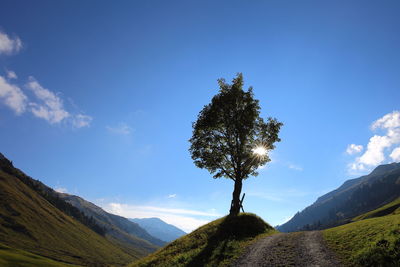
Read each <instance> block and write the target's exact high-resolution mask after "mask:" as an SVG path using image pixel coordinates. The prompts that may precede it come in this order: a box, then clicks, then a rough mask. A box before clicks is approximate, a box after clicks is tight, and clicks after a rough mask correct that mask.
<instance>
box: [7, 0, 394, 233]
mask: <svg viewBox="0 0 400 267" xmlns="http://www.w3.org/2000/svg"><path fill="white" fill-rule="evenodd" d="M399 12H400V3H399V2H398V1H380V2H377V1H251V3H250V2H246V1H118V2H113V1H35V2H33V1H7V0H6V1H2V3H1V8H0V76H1V77H0V137H1V138H0V152H1V153H3V154H5V155H6V156H7V157H8V158H10V159H11V160H13V162H14V165H15V166H17V167H19V168H21V169H22V170H24V171H25V172H26V173H27V174H29V175H31V176H32V177H34V178H36V179H39V180H41V181H43V182H44V183H46V184H47V185H49V186H51V187H53V188H55V189H58V190H62V191H67V192H69V193H72V194H77V195H80V196H82V197H84V198H86V199H88V200H90V201H92V202H94V203H96V204H98V205H100V206H102V207H104V208H105V209H106V210H108V211H110V212H113V213H116V214H120V215H124V216H127V217H153V216H158V217H160V218H161V219H164V220H165V221H167V222H169V223H173V224H175V225H177V226H178V227H181V228H183V229H184V230H186V231H190V230H193V229H194V228H196V227H197V226H199V225H201V224H202V223H205V222H207V221H210V220H213V219H215V218H217V217H219V216H222V215H225V214H227V213H228V210H229V206H230V201H231V194H232V190H233V184H232V181H231V180H227V179H218V180H214V179H212V176H211V175H210V174H209V173H208V172H207V171H205V170H201V169H197V168H196V167H195V165H194V164H193V162H192V160H191V158H190V155H189V152H188V147H189V143H188V139H189V138H190V137H191V131H192V129H191V123H192V122H193V121H195V120H196V117H197V114H198V112H199V111H200V110H201V109H202V107H203V106H204V105H206V104H208V103H209V102H210V100H211V98H212V96H213V95H214V94H216V93H217V92H218V86H217V79H218V78H221V77H223V78H226V79H227V80H228V81H230V80H231V79H232V78H233V77H234V76H235V74H236V73H238V72H242V73H243V75H244V79H245V85H246V87H247V86H253V87H254V93H255V97H256V98H258V99H259V100H260V105H261V108H262V115H263V116H264V117H268V116H273V117H276V118H278V120H280V121H282V122H283V123H284V124H285V125H284V127H283V128H282V131H281V135H280V136H281V139H282V142H280V143H278V144H277V147H276V149H275V150H274V151H273V152H272V154H271V157H272V162H270V163H269V164H268V165H267V166H265V168H263V169H262V170H261V171H260V175H259V176H258V177H256V178H254V177H251V178H250V179H248V180H247V181H245V183H244V187H243V192H245V193H246V198H245V202H244V208H245V210H246V211H249V212H254V213H257V214H258V215H260V216H261V217H262V218H264V219H265V220H266V221H268V222H269V223H271V224H272V225H277V224H280V223H283V222H284V221H285V220H287V219H288V218H290V217H291V216H292V215H293V214H294V213H295V212H297V211H299V210H301V209H303V208H304V207H306V206H307V205H309V204H311V203H313V201H315V200H316V198H317V197H318V196H321V195H322V194H323V193H326V192H328V191H330V190H332V189H334V188H336V187H338V186H339V185H341V184H342V183H343V182H344V181H345V180H347V179H349V178H352V177H357V176H359V175H361V174H365V173H368V171H369V170H371V169H372V168H373V167H375V166H376V165H379V164H382V163H389V162H392V161H400V148H399V147H400V113H399V111H398V110H400V107H399V103H400V102H399V99H400V75H399V74H400V73H399V71H400V53H399V47H400V17H399V16H398V14H399Z"/></svg>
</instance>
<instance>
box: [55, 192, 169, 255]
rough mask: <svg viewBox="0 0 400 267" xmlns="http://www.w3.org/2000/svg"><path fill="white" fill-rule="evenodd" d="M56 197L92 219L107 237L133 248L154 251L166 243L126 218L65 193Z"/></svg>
mask: <svg viewBox="0 0 400 267" xmlns="http://www.w3.org/2000/svg"><path fill="white" fill-rule="evenodd" d="M58 195H59V197H60V198H61V199H63V200H65V201H66V202H68V203H70V204H71V205H72V206H74V207H76V208H78V209H79V210H80V211H82V212H83V213H84V214H85V215H86V216H88V217H90V218H93V220H94V221H95V222H96V223H97V224H98V225H99V226H101V227H102V228H104V229H105V232H106V233H107V235H110V236H112V237H113V238H115V239H117V240H119V241H122V242H126V243H129V244H132V245H134V246H140V247H148V248H149V249H154V245H156V246H163V245H165V243H166V242H165V241H162V240H160V239H158V238H155V237H154V236H152V235H150V234H149V233H148V232H147V231H146V230H145V229H143V228H142V227H140V226H139V224H137V223H135V222H132V221H130V220H128V219H127V218H124V217H121V216H118V215H114V214H111V213H108V212H106V211H104V210H103V209H102V208H100V207H98V206H96V205H95V204H93V203H91V202H89V201H86V200H84V199H83V198H81V197H78V196H74V195H69V194H65V193H58ZM143 240H146V241H148V242H149V243H150V244H147V243H146V244H145V243H143ZM151 244H152V245H151Z"/></svg>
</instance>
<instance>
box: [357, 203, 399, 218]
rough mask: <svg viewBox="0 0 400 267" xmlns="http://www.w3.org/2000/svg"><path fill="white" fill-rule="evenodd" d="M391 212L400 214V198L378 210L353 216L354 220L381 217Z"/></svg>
mask: <svg viewBox="0 0 400 267" xmlns="http://www.w3.org/2000/svg"><path fill="white" fill-rule="evenodd" d="M389 214H400V198H398V199H396V200H395V201H392V202H390V203H389V204H386V205H384V206H382V207H380V208H378V209H376V210H373V211H370V212H367V213H364V214H362V215H360V216H357V217H355V218H353V220H352V221H353V222H355V221H360V220H364V219H369V218H375V217H381V216H385V215H389Z"/></svg>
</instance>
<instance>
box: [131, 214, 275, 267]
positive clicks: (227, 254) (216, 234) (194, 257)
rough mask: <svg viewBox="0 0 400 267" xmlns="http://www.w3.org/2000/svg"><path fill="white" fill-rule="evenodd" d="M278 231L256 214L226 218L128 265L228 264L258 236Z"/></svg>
mask: <svg viewBox="0 0 400 267" xmlns="http://www.w3.org/2000/svg"><path fill="white" fill-rule="evenodd" d="M275 232H276V231H275V230H274V229H273V228H272V227H271V226H270V225H268V224H267V223H265V222H264V221H263V220H262V219H261V218H259V217H257V216H256V215H254V214H249V213H243V214H240V215H239V216H237V217H233V218H231V217H223V218H221V219H218V220H215V221H213V222H210V223H208V224H206V225H204V226H202V227H200V228H198V229H197V230H195V231H193V232H192V233H190V234H188V235H185V236H183V237H181V238H179V239H177V240H175V241H173V242H171V243H170V244H168V245H167V246H165V247H164V248H162V249H160V250H158V251H157V252H155V253H153V254H151V255H149V256H147V257H145V258H143V259H141V260H139V261H138V262H134V263H132V264H131V265H129V266H130V267H133V266H227V265H229V264H230V263H231V262H233V260H235V259H236V258H237V257H239V256H240V255H241V253H242V252H243V250H244V248H245V247H246V246H247V245H249V243H250V242H252V241H253V240H255V237H257V236H260V235H262V234H265V235H268V234H272V233H275Z"/></svg>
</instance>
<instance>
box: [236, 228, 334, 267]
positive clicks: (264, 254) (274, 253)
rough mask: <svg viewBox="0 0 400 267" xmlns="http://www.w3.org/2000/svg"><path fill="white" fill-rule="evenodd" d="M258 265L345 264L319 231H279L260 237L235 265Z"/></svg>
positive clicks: (314, 265) (249, 266) (251, 266)
mask: <svg viewBox="0 0 400 267" xmlns="http://www.w3.org/2000/svg"><path fill="white" fill-rule="evenodd" d="M232 266H233V267H239V266H240V267H242V266H248V267H254V266H273V267H277V266H313V267H317V266H320V267H330V266H335V267H338V266H342V265H341V264H340V263H339V262H338V261H337V260H336V259H335V255H334V254H333V253H332V252H331V251H330V250H329V249H328V248H327V247H326V245H325V242H324V240H323V237H322V234H321V232H319V231H311V232H298V233H289V234H282V233H280V234H276V235H272V236H268V237H265V238H263V239H260V240H258V241H257V242H256V243H254V244H253V245H252V246H250V247H249V248H248V249H247V250H246V252H245V253H244V254H243V255H242V256H241V257H240V258H239V259H238V260H237V261H236V262H235V263H234V264H233V265H232Z"/></svg>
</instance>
